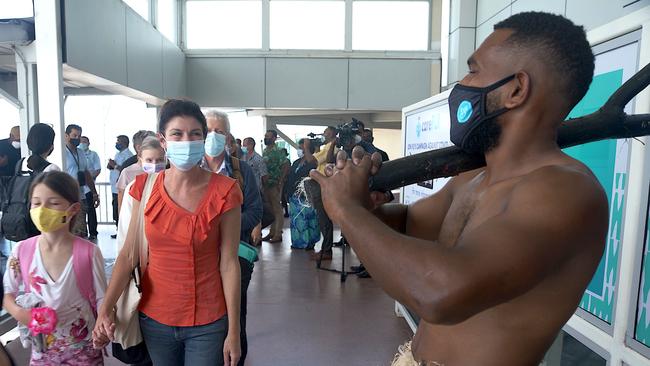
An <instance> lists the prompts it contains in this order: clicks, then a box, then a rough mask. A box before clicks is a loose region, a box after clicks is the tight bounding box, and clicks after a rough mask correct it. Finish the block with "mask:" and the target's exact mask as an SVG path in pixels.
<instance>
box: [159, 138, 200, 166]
mask: <svg viewBox="0 0 650 366" xmlns="http://www.w3.org/2000/svg"><path fill="white" fill-rule="evenodd" d="M204 154H205V142H204V141H203V140H195V141H167V153H166V155H167V159H169V161H170V162H171V163H172V165H173V166H175V167H176V169H178V170H180V171H183V172H186V171H188V170H190V169H192V168H193V167H194V166H195V165H196V164H198V163H199V161H201V159H202V158H203V155H204Z"/></svg>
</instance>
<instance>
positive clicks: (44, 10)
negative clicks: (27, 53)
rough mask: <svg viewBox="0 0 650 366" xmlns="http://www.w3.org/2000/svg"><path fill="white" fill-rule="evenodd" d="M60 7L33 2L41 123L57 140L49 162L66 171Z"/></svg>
mask: <svg viewBox="0 0 650 366" xmlns="http://www.w3.org/2000/svg"><path fill="white" fill-rule="evenodd" d="M60 5H61V2H60V1H59V0H34V21H35V30H36V42H35V43H36V61H37V71H38V76H39V77H38V96H39V103H38V111H39V116H40V120H41V121H43V122H47V123H51V124H52V125H53V127H54V131H55V132H56V136H57V139H56V140H55V141H54V152H53V153H52V155H51V156H50V158H49V159H48V160H49V161H50V162H52V163H54V164H56V165H59V166H60V167H62V168H63V169H65V167H64V162H63V149H64V148H65V143H64V132H65V125H64V124H65V120H64V118H63V68H62V58H61V47H62V46H61V45H62V42H61V14H60V9H61V6H60Z"/></svg>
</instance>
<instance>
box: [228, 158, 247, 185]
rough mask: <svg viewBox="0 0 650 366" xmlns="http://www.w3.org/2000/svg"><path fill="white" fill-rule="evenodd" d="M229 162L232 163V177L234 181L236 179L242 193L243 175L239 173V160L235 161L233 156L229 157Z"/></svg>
mask: <svg viewBox="0 0 650 366" xmlns="http://www.w3.org/2000/svg"><path fill="white" fill-rule="evenodd" d="M230 162H231V163H232V177H233V178H234V179H237V182H238V183H239V188H241V191H242V192H243V191H244V175H243V174H242V173H241V166H240V162H239V159H237V158H236V157H234V156H231V157H230Z"/></svg>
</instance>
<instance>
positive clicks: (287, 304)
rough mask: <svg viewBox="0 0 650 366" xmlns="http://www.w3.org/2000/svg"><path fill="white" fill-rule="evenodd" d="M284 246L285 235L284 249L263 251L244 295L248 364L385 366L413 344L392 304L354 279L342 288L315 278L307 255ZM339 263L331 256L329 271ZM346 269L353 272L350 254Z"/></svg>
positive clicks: (329, 278)
mask: <svg viewBox="0 0 650 366" xmlns="http://www.w3.org/2000/svg"><path fill="white" fill-rule="evenodd" d="M338 236H339V235H338V233H336V234H335V235H334V237H335V238H338ZM289 245H290V235H289V230H285V231H284V241H283V242H282V243H281V244H280V243H278V244H269V243H264V244H263V245H262V250H261V253H260V254H261V259H260V261H259V262H258V263H256V265H255V271H254V272H253V279H252V281H251V285H250V288H249V290H248V296H249V300H248V327H247V329H248V339H249V343H250V351H249V357H248V359H247V361H246V364H247V365H252V366H260V365H283V366H285V365H286V366H290V365H314V366H316V365H323V366H330V365H345V366H356V365H359V366H361V365H364V366H369V365H373V366H374V365H387V364H389V363H390V360H391V359H392V356H393V354H394V353H395V350H396V348H397V346H398V345H399V344H401V343H403V342H404V341H405V340H406V339H407V338H409V337H410V336H412V334H411V333H410V329H409V328H408V326H407V325H406V322H405V321H404V319H401V318H397V317H396V316H395V312H394V304H395V303H394V301H393V300H391V299H390V298H389V297H388V296H387V295H385V294H384V292H383V291H382V290H381V289H380V288H379V286H377V284H376V283H375V282H374V280H372V279H360V278H357V277H356V276H354V275H352V276H349V277H348V279H347V281H346V282H345V283H341V282H340V277H339V275H337V274H334V273H329V272H325V271H320V270H317V269H316V268H315V267H316V265H315V262H312V261H310V260H309V258H308V253H307V252H305V251H303V250H291V249H290V248H289ZM348 250H349V249H348ZM340 258H341V249H337V248H335V249H334V261H333V263H332V266H333V267H334V268H337V269H339V268H340ZM350 258H351V260H350ZM346 262H348V263H350V264H358V261H357V259H356V257H355V256H354V254H348V255H347V257H346ZM324 263H327V262H324Z"/></svg>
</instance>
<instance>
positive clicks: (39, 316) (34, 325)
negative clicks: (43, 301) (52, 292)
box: [27, 307, 58, 335]
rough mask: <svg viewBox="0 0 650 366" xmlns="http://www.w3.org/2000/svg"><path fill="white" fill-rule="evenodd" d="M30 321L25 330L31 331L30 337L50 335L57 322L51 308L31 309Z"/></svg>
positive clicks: (54, 312)
mask: <svg viewBox="0 0 650 366" xmlns="http://www.w3.org/2000/svg"><path fill="white" fill-rule="evenodd" d="M31 314H32V319H31V320H30V321H29V324H28V325H27V328H29V330H31V331H32V335H38V334H50V333H52V332H54V329H56V322H57V320H58V318H57V316H56V311H54V309H52V308H48V307H44V308H33V309H31Z"/></svg>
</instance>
